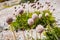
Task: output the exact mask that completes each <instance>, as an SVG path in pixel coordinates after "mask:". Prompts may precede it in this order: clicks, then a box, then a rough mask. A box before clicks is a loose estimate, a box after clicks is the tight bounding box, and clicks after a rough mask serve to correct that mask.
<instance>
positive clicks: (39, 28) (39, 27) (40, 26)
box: [36, 25, 44, 33]
mask: <svg viewBox="0 0 60 40" xmlns="http://www.w3.org/2000/svg"><path fill="white" fill-rule="evenodd" d="M43 30H44V27H43V26H42V25H37V27H36V31H37V32H38V33H42V32H43Z"/></svg>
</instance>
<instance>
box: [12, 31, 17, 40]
mask: <svg viewBox="0 0 60 40" xmlns="http://www.w3.org/2000/svg"><path fill="white" fill-rule="evenodd" d="M12 32H13V36H14V40H17V39H16V35H15V33H14V31H12Z"/></svg>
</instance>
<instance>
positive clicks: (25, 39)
mask: <svg viewBox="0 0 60 40" xmlns="http://www.w3.org/2000/svg"><path fill="white" fill-rule="evenodd" d="M23 36H24V40H26V39H25V33H24V31H23Z"/></svg>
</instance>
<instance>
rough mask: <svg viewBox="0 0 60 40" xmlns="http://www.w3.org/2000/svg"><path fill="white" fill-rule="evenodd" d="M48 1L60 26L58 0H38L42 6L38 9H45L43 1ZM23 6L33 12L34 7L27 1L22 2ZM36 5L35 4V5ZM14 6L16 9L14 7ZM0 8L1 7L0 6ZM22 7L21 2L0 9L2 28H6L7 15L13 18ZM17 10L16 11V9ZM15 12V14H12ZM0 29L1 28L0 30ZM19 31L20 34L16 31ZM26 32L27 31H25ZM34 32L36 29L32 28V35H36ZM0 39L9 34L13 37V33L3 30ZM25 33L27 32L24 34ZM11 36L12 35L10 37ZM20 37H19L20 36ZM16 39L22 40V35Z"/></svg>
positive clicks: (0, 25) (59, 1)
mask: <svg viewBox="0 0 60 40" xmlns="http://www.w3.org/2000/svg"><path fill="white" fill-rule="evenodd" d="M46 1H47V2H50V5H51V6H50V7H49V9H50V10H51V11H52V12H53V16H54V17H55V18H56V21H57V24H58V25H59V27H60V4H59V3H60V0H40V1H39V2H40V3H42V5H43V6H44V7H43V8H41V9H39V10H45V9H47V5H46V4H45V2H46ZM24 5H26V6H25V11H28V10H29V11H30V12H33V11H34V9H33V8H31V7H30V5H31V4H29V5H28V3H24ZM36 6H37V5H36ZM15 7H16V9H15ZM0 8H1V7H0ZM21 8H22V4H21V5H15V6H12V7H9V8H5V9H3V10H0V27H1V28H2V29H5V28H8V26H9V25H8V24H7V23H6V20H7V19H8V18H9V17H12V18H14V19H15V15H17V14H18V10H19V9H21ZM16 10H17V11H16ZM14 14H15V15H14ZM2 29H1V30H2ZM20 33H21V34H22V32H20V31H19V32H18V33H16V34H17V35H20ZM25 33H27V32H25ZM35 33H36V31H35V30H34V32H33V36H34V37H36V36H35V35H34V34H35ZM0 35H1V37H0V38H2V39H0V40H7V39H6V38H7V37H8V35H9V38H13V36H12V35H13V34H12V32H11V31H9V30H8V31H5V30H3V32H1V33H0ZM26 35H27V34H26ZM11 36H12V37H11ZM20 37H21V38H22V39H21V38H20ZM19 38H20V39H19ZM18 39H19V40H24V39H23V36H22V35H20V36H18ZM10 40H13V39H10Z"/></svg>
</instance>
